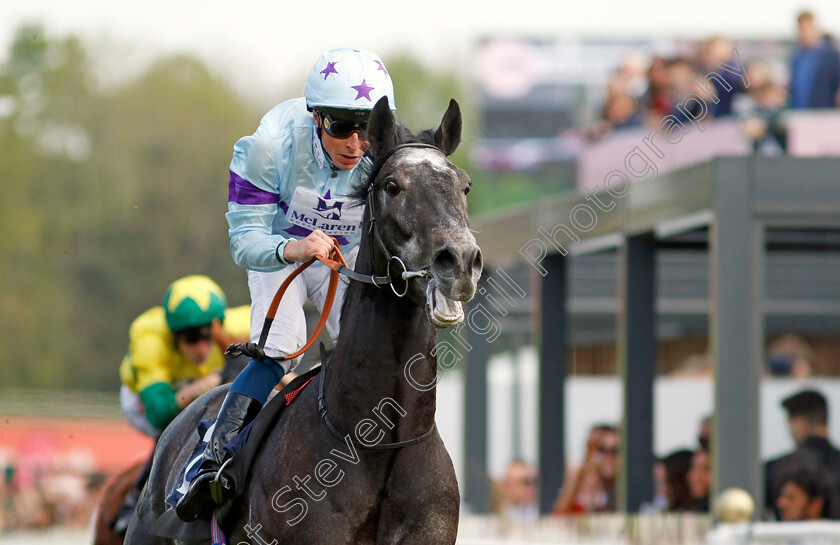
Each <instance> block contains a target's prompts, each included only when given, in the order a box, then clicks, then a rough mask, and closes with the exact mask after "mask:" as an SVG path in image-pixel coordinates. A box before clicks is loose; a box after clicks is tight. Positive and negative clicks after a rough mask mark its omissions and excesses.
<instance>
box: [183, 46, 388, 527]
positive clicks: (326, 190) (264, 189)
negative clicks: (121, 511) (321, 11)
mask: <svg viewBox="0 0 840 545" xmlns="http://www.w3.org/2000/svg"><path fill="white" fill-rule="evenodd" d="M383 96H385V97H388V102H389V105H390V106H391V110H392V111H393V110H396V108H395V106H394V90H393V84H392V83H391V77H390V75H389V74H388V71H387V70H386V69H385V66H384V65H383V64H382V60H381V59H380V58H379V57H378V56H377V55H376V54H374V53H372V52H370V51H366V50H359V49H346V48H344V49H334V50H331V51H327V52H326V53H324V54H323V55H321V56H320V57H319V58H318V60H317V61H316V63H315V65H314V66H313V68H312V70H311V72H310V74H309V78H308V79H307V82H306V89H305V93H304V97H302V98H297V99H292V100H289V101H286V102H283V103H282V104H279V105H278V106H276V107H274V108H273V109H272V110H271V111H269V112H268V113H267V114H266V115H265V116H264V117H263V119H262V120H261V122H260V126H259V127H258V128H257V130H256V132H254V134H253V135H250V136H245V137H243V138H241V139H240V140H239V141H238V142H237V143H236V145H235V146H234V148H233V160H232V161H231V164H230V181H229V193H228V213H227V215H226V217H227V221H228V225H229V226H230V230H229V234H230V247H231V254H232V255H233V259H234V261H235V262H236V263H237V264H238V265H239V266H241V267H244V268H245V269H247V273H248V287H249V288H250V291H251V310H252V312H251V340H252V342H257V340H258V339H259V337H260V333H261V330H262V326H263V322H264V321H265V317H266V313H267V311H268V307H269V305H270V304H271V301H272V298H273V297H274V294H275V292H276V291H277V288H278V287H279V286H280V284H281V283H282V282H283V280H284V279H285V278H286V277H288V276H289V275H290V274H291V273H292V272H293V271H294V270H295V268H297V267H299V266H301V264H302V263H304V262H306V261H308V260H310V259H311V258H313V257H315V256H322V257H327V256H328V255H329V254H330V252H331V251H332V249H333V247H334V244H335V243H336V242H337V243H338V245H339V246H340V248H341V251H342V253H343V255H344V256H345V259H346V261H347V263H348V265H349V266H350V267H353V265H354V263H355V259H356V254H357V251H358V244H359V240H360V238H361V224H362V213H363V210H364V207H362V206H357V205H356V203H354V202H352V201H349V200H347V198H346V196H347V195H348V194H349V192H350V189H351V188H352V187H353V186H354V185H356V184H357V183H359V181H360V179H361V176H362V170H363V169H362V168H359V165H360V163H363V162H364V163H368V162H369V161H370V159H369V158H368V157H367V156H366V155H365V153H366V151H367V149H368V146H369V142H368V141H367V136H366V129H367V123H368V117H369V116H370V111H371V109H373V106H374V104H376V102H377V100H379V99H380V98H381V97H383ZM329 272H330V270H329V269H328V268H327V267H326V266H324V265H323V264H322V263H320V262H316V263H314V264H313V265H312V266H310V267H309V268H308V269H306V270H305V271H304V272H303V273H302V274H301V275H299V276H298V277H297V278H295V280H294V281H293V282H292V284H291V286H290V288H289V289H288V290H287V291H286V293H285V296H284V297H283V300H282V301H281V303H280V307H279V308H278V310H277V313H276V316H275V319H274V324H273V326H272V328H271V331H270V332H269V335H268V339H267V341H266V343H265V347H264V350H265V354H266V356H267V357H266V358H265V359H263V360H260V361H258V360H256V359H252V360H251V361H250V362H249V363H248V365H247V366H246V367H245V369H244V370H243V371H242V373H241V374H240V375H239V376H238V377H237V379H236V380H235V381H234V382H233V384H232V385H231V388H230V391H229V392H228V394H227V396H226V397H225V400H224V402H223V404H222V407H221V409H220V410H219V416H218V418H217V420H216V424H215V427H214V429H213V431H212V432H211V437H210V440H209V442H208V444H207V448H206V449H205V450H204V454H203V455H202V460H201V463H200V466H199V470H198V473H197V475H196V476H195V477H194V478H193V480H192V482H191V483H190V487H189V489H188V490H187V492H186V494H184V496H183V497H182V498H181V500H180V501H179V502H178V504H177V506H176V512H177V514H178V516H179V517H180V518H182V519H183V520H185V521H188V522H189V521H192V520H195V519H196V518H198V517H199V516H200V515H202V514H206V513H208V512H209V511H210V510H212V508H214V507H215V505H216V504H217V503H222V502H223V501H224V498H218V496H215V495H214V496H215V497H213V498H211V493H210V483H211V481H213V479H214V478H215V477H216V476H217V474H218V472H219V471H220V468H221V466H222V464H223V463H224V462H225V461H227V460H228V459H229V458H230V454H228V453H227V452H226V451H225V450H224V446H225V445H226V444H227V443H228V441H229V440H230V439H231V438H233V437H234V436H235V435H236V434H237V433H238V432H239V431H240V430H241V429H242V428H243V427H245V426H246V425H247V424H248V423H249V422H250V421H252V420H253V419H254V417H255V416H256V415H257V413H258V412H259V411H260V409H261V408H262V406H263V404H264V403H265V402H266V400H267V399H268V395H269V393H270V392H271V390H272V389H273V388H274V387H275V386H276V385H277V384H278V383H279V382H280V380H281V379H282V378H283V375H284V374H286V373H289V372H290V371H291V370H292V369H293V368H294V367H295V365H296V364H297V359H298V358H296V359H295V360H284V361H278V360H277V359H275V358H279V357H280V356H283V355H288V354H292V353H294V352H295V351H296V350H297V349H298V348H300V347H301V346H303V344H304V343H305V342H306V321H305V319H304V313H303V308H302V307H303V304H304V302H305V301H306V299H307V298H310V299H311V300H312V301H313V302H314V303H315V304H316V305H317V306H318V309H319V310H322V309H323V303H324V299H325V297H326V293H327V285H328V280H329ZM346 283H347V281H346V280H344V279H342V280H341V281H340V282H339V286H338V291H337V293H336V299H335V304H334V305H333V308H332V312H331V313H330V315H329V318H328V320H327V330H328V331H329V333H330V336H331V338H332V339H333V341H335V339H336V337H337V335H338V322H339V314H340V309H341V304H342V301H343V298H344V291H345V288H346ZM223 493H224V492H223Z"/></svg>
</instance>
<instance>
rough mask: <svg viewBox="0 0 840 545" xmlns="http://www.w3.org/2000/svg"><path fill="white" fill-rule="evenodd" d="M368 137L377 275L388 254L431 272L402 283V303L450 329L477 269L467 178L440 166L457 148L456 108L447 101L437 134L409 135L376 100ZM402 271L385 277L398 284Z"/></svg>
mask: <svg viewBox="0 0 840 545" xmlns="http://www.w3.org/2000/svg"><path fill="white" fill-rule="evenodd" d="M368 135H369V138H370V143H371V149H372V151H373V154H374V157H375V158H376V161H375V164H374V167H373V170H372V172H371V176H372V180H373V181H372V185H371V186H369V191H370V192H371V194H370V195H369V197H368V199H367V202H368V211H367V214H368V215H370V214H371V213H373V214H374V216H375V219H376V221H375V230H376V232H378V236H379V237H380V238H381V240H382V243H383V244H382V245H384V248H381V247H379V248H377V246H379V245H378V244H374V245H373V248H372V252H373V256H374V261H375V262H377V263H378V266H377V269H379V270H380V271H381V270H383V267H382V265H383V264H384V263H385V261H386V260H387V255H382V254H386V252H387V253H390V254H391V255H392V256H396V257H399V258H400V259H401V260H402V261H403V262H404V263H405V267H406V268H407V269H408V270H414V271H426V272H428V273H430V274H429V275H428V276H426V277H420V278H412V279H410V280H408V286H407V294H406V296H407V297H409V298H410V299H411V300H412V301H413V302H415V303H416V304H418V305H425V308H426V314H427V316H428V318H429V321H430V322H431V323H432V325H434V326H435V327H440V328H443V327H449V326H451V325H455V324H457V323H458V322H460V321H461V320H463V318H464V311H463V307H462V305H461V302H462V301H469V300H470V299H472V297H473V295H474V294H475V289H476V283H477V282H478V278H479V276H480V275H481V267H482V261H481V251H480V250H479V248H478V245H477V244H476V242H475V237H473V235H472V233H471V232H470V228H469V223H468V217H467V198H466V195H467V193H468V192H469V190H470V185H471V182H470V178H469V176H467V173H466V172H464V171H463V170H461V169H460V168H458V167H456V166H455V165H453V164H452V163H451V162H450V161H449V159H447V156H448V155H450V154H451V153H452V152H454V151H455V148H457V147H458V144H459V143H460V141H461V110H460V108H459V107H458V103H457V102H455V100H452V101H450V103H449V108H448V109H447V110H446V113H445V114H444V116H443V121H442V122H441V124H440V127H438V129H437V130H427V131H423V132H421V133H419V134H418V135H417V136H414V135H413V134H412V133H411V132H410V131H409V130H408V129H406V128H405V127H403V126H402V125H400V124H399V123H398V122H397V121H396V120H395V118H394V115H393V114H392V113H391V110H390V108H389V107H388V103H387V102H385V101H382V100H380V101H379V102H378V103H377V104H376V106H375V107H374V109H373V111H372V112H371V116H370V123H369V127H368ZM406 144H414V145H406ZM371 209H372V210H371ZM401 269H402V267H401V266H400V265H396V264H395V262H394V261H392V266H391V273H390V274H391V276H392V279H394V280H395V281H396V283H398V284H399V283H401V282H402V281H401V280H400V279H399V278H395V277H398V276H399V273H401V272H402V270H401ZM395 270H396V272H395ZM402 287H404V286H400V287H399V288H397V290H399V289H401V288H402Z"/></svg>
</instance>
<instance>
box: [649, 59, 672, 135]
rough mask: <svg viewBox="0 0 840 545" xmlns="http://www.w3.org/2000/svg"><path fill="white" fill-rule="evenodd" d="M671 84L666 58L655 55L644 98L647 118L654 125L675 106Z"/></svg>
mask: <svg viewBox="0 0 840 545" xmlns="http://www.w3.org/2000/svg"><path fill="white" fill-rule="evenodd" d="M669 85H670V79H669V77H668V68H667V66H666V63H665V59H664V58H663V57H654V58H653V59H652V60H651V61H650V67H649V68H648V90H647V93H645V96H644V97H643V99H642V100H643V104H644V108H645V110H646V112H645V118H646V119H647V120H648V122H649V124H652V125H653V126H656V125H657V124H658V123H659V121H660V120H661V119H662V117H664V116H666V115H668V114H670V113H671V110H672V109H673V108H674V104H673V100H672V97H671V93H670V92H669Z"/></svg>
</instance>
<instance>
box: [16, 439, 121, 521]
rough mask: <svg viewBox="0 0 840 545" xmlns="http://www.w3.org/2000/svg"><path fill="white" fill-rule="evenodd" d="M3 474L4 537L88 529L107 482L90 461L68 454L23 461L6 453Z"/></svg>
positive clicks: (35, 457)
mask: <svg viewBox="0 0 840 545" xmlns="http://www.w3.org/2000/svg"><path fill="white" fill-rule="evenodd" d="M0 454H3V453H0ZM0 470H2V475H0V534H3V533H4V532H11V531H15V530H31V529H43V528H47V527H50V526H52V525H56V524H58V525H71V526H87V524H88V523H89V521H90V517H91V515H92V513H93V510H94V507H95V506H96V503H97V501H98V499H99V494H100V491H101V490H102V487H103V486H104V484H105V479H106V475H105V474H103V473H100V472H97V471H95V470H93V469H92V468H91V466H90V464H89V463H87V461H86V460H84V459H82V458H77V457H75V458H74V457H73V456H72V455H66V454H65V455H62V456H49V457H40V456H29V457H28V458H27V459H24V460H20V459H16V458H15V457H12V456H10V455H8V453H5V454H4V455H2V456H0Z"/></svg>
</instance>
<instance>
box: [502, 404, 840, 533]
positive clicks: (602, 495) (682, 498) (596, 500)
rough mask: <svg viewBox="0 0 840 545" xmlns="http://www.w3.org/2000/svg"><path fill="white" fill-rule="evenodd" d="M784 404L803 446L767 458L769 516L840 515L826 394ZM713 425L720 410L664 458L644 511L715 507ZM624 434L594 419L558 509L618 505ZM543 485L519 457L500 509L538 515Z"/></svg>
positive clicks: (568, 511) (838, 459)
mask: <svg viewBox="0 0 840 545" xmlns="http://www.w3.org/2000/svg"><path fill="white" fill-rule="evenodd" d="M782 407H783V408H784V409H785V411H786V413H787V415H788V428H789V432H790V436H791V438H792V439H793V441H794V442H795V444H796V448H795V449H794V451H793V452H791V453H788V454H786V455H784V456H781V457H779V458H775V459H772V460H769V461H767V462H766V463H765V465H764V476H765V477H764V478H765V495H766V497H765V498H764V500H765V502H764V503H765V509H764V518H765V519H767V520H779V521H786V522H792V521H808V520H824V519H831V520H840V450H837V448H835V446H834V445H833V444H832V443H831V442H830V441H829V439H828V402H827V400H826V398H825V396H824V395H823V394H821V393H820V392H818V391H816V390H802V391H799V392H797V393H795V394H793V395H791V396H789V397H787V398H786V399H784V400H783V401H782ZM712 426H713V421H712V417H711V416H708V417H706V418H704V419H703V420H702V421H701V422H700V426H699V430H698V433H697V443H696V445H695V446H694V447H693V448H691V449H679V450H675V451H674V452H671V453H669V454H667V455H666V456H664V457H662V458H661V459H658V460H657V461H656V465H655V468H654V475H655V481H656V483H655V497H654V498H652V499H651V501H650V502H649V503H648V504H647V505H646V506H645V507H644V508H643V510H644V511H647V512H694V513H709V512H710V511H711V509H712V501H711V499H710V494H711V490H712V480H713V478H712V476H713V471H714V468H713V466H712V455H711V435H712ZM619 441H620V436H619V433H618V431H617V429H616V428H615V427H614V426H612V425H609V424H598V425H596V426H593V428H592V429H591V430H590V432H589V437H588V440H587V444H586V452H585V455H584V458H583V462H582V463H581V464H580V466H579V467H578V468H576V469H575V470H574V471H571V472H570V473H569V474H568V475H567V477H566V479H565V481H564V484H563V486H562V488H561V490H560V491H559V493H558V495H557V499H556V502H555V504H554V508H553V514H554V515H555V516H568V515H581V514H587V513H609V512H615V511H616V510H617V507H618V506H617V504H616V483H617V478H618V473H619V470H620V464H619V456H620V443H619ZM537 484H538V479H537V471H536V468H535V467H533V466H531V465H528V464H526V463H525V462H523V461H521V460H516V461H514V462H512V463H511V464H510V466H509V467H508V469H507V472H506V474H505V477H504V480H503V481H502V484H501V487H500V492H501V493H500V501H499V509H497V512H498V513H499V514H501V515H502V516H503V517H505V518H510V519H518V520H531V519H535V518H536V517H537V516H538V506H537V501H538V500H537Z"/></svg>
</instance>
